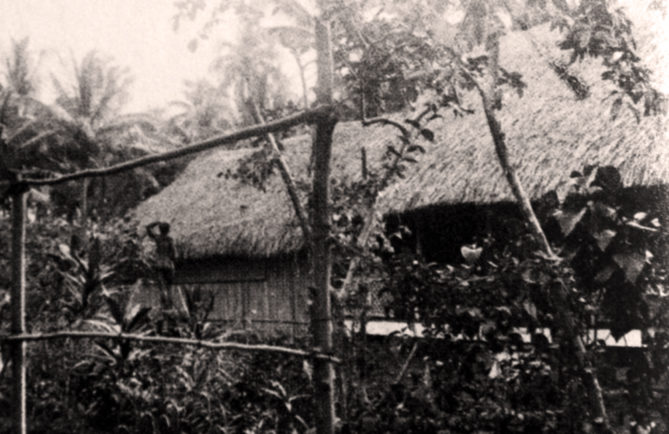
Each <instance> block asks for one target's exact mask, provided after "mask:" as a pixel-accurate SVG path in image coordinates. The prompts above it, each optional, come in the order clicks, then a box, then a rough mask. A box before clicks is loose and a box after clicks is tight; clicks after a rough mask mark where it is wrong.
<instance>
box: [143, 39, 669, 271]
mask: <svg viewBox="0 0 669 434" xmlns="http://www.w3.org/2000/svg"><path fill="white" fill-rule="evenodd" d="M531 37H532V39H533V42H534V43H532V42H530V39H529V38H528V35H527V34H526V32H522V33H514V34H510V35H507V36H506V37H505V38H504V39H503V41H502V46H501V64H502V66H503V67H505V68H507V69H508V70H511V71H518V72H520V73H521V74H522V76H523V80H524V81H525V82H526V83H527V85H528V86H527V89H526V90H525V94H524V95H523V97H522V98H518V97H517V96H516V95H515V94H514V93H513V92H512V91H509V92H508V93H506V94H505V95H504V108H503V109H502V110H501V111H500V112H499V119H500V121H501V123H502V128H503V130H504V131H505V133H506V138H507V144H508V146H509V147H510V153H511V159H512V161H513V162H514V163H515V165H516V166H517V168H518V173H519V177H520V180H521V182H522V183H523V184H524V187H525V189H526V190H527V192H528V193H529V194H530V195H531V196H532V197H533V198H538V197H539V196H541V195H542V194H544V193H545V192H547V191H549V190H552V189H556V188H558V187H560V186H561V185H563V184H564V183H566V181H567V178H568V176H569V173H570V172H571V171H573V170H579V169H582V167H583V166H584V165H585V164H600V165H613V166H615V167H617V168H619V170H620V172H621V174H622V176H623V182H624V183H625V185H656V184H668V183H669V147H668V146H667V136H668V135H667V128H666V126H667V122H666V120H667V119H666V117H664V116H653V117H646V118H643V119H642V120H641V122H640V123H637V121H636V119H635V118H634V116H633V115H632V114H631V112H629V111H626V110H623V111H622V112H621V114H620V116H619V117H618V118H617V119H616V120H611V118H610V115H609V109H610V106H609V104H608V103H606V102H602V99H603V98H604V97H605V96H607V95H608V94H609V92H610V90H611V88H610V87H607V85H605V84H602V82H601V80H600V79H599V72H600V69H599V67H598V66H597V64H596V63H594V61H591V60H588V61H585V62H583V63H582V64H578V65H573V66H572V67H571V68H570V71H571V72H573V73H576V74H578V75H579V76H580V77H581V78H583V79H585V80H586V81H587V82H588V84H590V86H591V96H590V97H589V98H587V99H585V100H577V99H576V97H575V94H574V93H573V92H572V91H571V90H570V89H569V88H568V87H567V85H566V84H565V83H564V82H563V81H561V80H560V79H559V78H558V77H557V75H556V74H555V73H554V72H553V70H552V69H551V68H550V67H549V65H548V60H550V59H548V58H546V57H545V54H546V53H550V56H551V59H557V58H563V59H565V58H566V55H565V54H564V53H560V51H559V49H557V48H554V47H555V40H556V37H557V36H556V35H555V34H551V33H550V32H549V31H548V30H547V29H546V28H539V29H533V30H532V31H531ZM537 43H539V44H540V46H542V47H546V50H547V51H545V52H544V55H538V54H537V51H536V48H535V47H536V44H537ZM542 51H544V50H542ZM471 104H472V105H471V107H472V108H474V109H475V114H473V115H470V116H465V117H464V118H455V117H454V116H451V115H447V116H445V119H443V120H437V121H435V122H433V123H431V124H430V128H431V129H432V130H433V131H434V132H435V141H434V143H424V144H423V145H424V147H425V148H426V149H427V153H426V154H424V155H421V156H420V158H419V164H417V165H414V167H412V168H411V169H410V171H409V172H408V173H407V177H406V179H404V180H400V181H399V182H397V183H396V184H395V185H393V186H391V187H390V188H388V189H387V191H386V192H384V194H383V197H382V199H381V211H382V212H405V211H408V210H411V209H416V208H421V207H424V206H428V205H434V204H448V203H462V202H470V203H492V202H499V201H508V200H511V193H510V190H509V188H508V186H507V184H506V181H505V179H504V177H503V176H502V172H501V170H500V168H499V164H498V162H497V159H496V157H495V154H494V149H493V145H492V142H491V139H490V135H489V133H488V129H487V125H486V123H485V119H484V116H483V114H482V113H481V110H479V109H478V106H477V104H476V98H473V99H472V103H471ZM396 136H397V132H396V131H395V130H394V129H393V128H392V127H381V126H373V127H369V128H364V127H362V126H360V125H359V124H357V123H352V122H348V123H340V124H339V125H338V126H337V128H336V130H335V140H334V152H333V161H332V164H333V176H334V177H336V178H337V179H338V180H340V181H344V182H346V181H347V180H348V181H350V180H352V179H357V178H358V177H359V176H360V172H361V170H360V148H361V147H363V146H364V147H365V148H366V150H367V154H368V166H369V167H370V170H372V171H373V170H381V164H382V161H381V160H382V157H383V154H384V151H385V149H386V146H387V144H390V143H393V142H394V141H396ZM284 144H285V146H286V152H285V157H286V159H287V161H288V162H289V164H290V166H291V169H292V171H293V172H294V174H296V176H297V177H299V178H300V179H302V180H307V179H308V176H309V175H308V172H307V166H308V162H309V152H310V146H311V140H310V138H309V137H306V136H303V137H297V138H291V139H289V140H286V141H285V143H284ZM249 152H252V151H249V150H237V151H226V150H221V151H215V152H211V153H208V154H206V155H201V156H200V157H199V158H197V159H196V160H194V161H193V162H192V163H191V164H190V165H189V166H188V168H187V169H186V170H185V172H184V173H183V174H182V175H181V176H180V177H179V178H178V179H177V180H176V181H174V183H173V184H171V185H170V186H168V187H167V188H165V189H164V190H163V191H162V192H161V193H159V194H158V195H156V196H154V197H152V198H150V199H148V200H147V201H146V202H145V203H143V204H142V205H140V207H139V208H138V209H137V211H136V212H137V216H138V217H139V219H140V221H141V222H142V223H144V224H145V223H147V222H148V221H152V220H166V221H169V222H170V223H171V224H172V228H173V234H174V237H175V239H176V241H177V246H178V249H179V250H180V253H181V254H182V255H184V256H186V257H191V258H194V257H203V256H210V255H216V254H225V255H242V256H271V255H275V254H278V253H281V252H288V251H291V250H295V249H299V248H300V247H301V245H302V240H301V234H300V230H299V226H298V224H297V222H296V220H295V217H294V213H293V211H292V208H291V204H290V201H289V200H288V196H287V194H286V193H285V191H284V187H283V184H282V182H281V179H280V176H279V175H278V173H276V174H274V175H273V176H272V177H271V178H270V180H269V182H268V183H267V185H266V186H265V187H266V189H265V191H260V190H258V189H256V188H254V187H251V186H248V185H242V184H241V183H239V182H238V181H237V180H235V179H233V178H229V177H226V176H222V174H224V173H225V172H226V171H227V170H228V169H232V170H234V168H235V167H237V165H238V163H239V161H240V159H241V158H243V157H244V156H245V155H248V153H249ZM305 202H306V201H305Z"/></svg>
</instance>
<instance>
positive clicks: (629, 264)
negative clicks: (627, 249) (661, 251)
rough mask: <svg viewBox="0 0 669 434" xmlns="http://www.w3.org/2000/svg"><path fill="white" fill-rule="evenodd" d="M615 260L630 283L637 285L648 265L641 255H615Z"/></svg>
mask: <svg viewBox="0 0 669 434" xmlns="http://www.w3.org/2000/svg"><path fill="white" fill-rule="evenodd" d="M613 260H614V261H615V263H616V264H618V266H619V267H620V268H621V269H622V270H623V272H624V273H625V278H626V279H627V280H628V281H629V282H630V283H636V281H637V279H638V278H639V274H641V272H642V271H643V268H644V266H645V265H646V257H645V256H644V255H641V254H639V253H622V254H618V255H613Z"/></svg>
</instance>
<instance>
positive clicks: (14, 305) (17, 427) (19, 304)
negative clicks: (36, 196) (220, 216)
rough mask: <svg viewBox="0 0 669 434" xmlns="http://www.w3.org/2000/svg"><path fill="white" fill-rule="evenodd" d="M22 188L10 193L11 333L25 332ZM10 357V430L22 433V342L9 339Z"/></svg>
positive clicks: (23, 364) (23, 355)
mask: <svg viewBox="0 0 669 434" xmlns="http://www.w3.org/2000/svg"><path fill="white" fill-rule="evenodd" d="M25 207H26V195H25V191H23V190H21V189H17V190H16V191H14V192H12V293H11V295H12V298H11V311H12V327H11V331H12V333H13V334H21V333H23V332H24V331H25V306H26V295H25V277H26V275H25V241H26V240H25V239H26V226H25V220H26V218H25ZM11 360H12V372H13V378H12V381H13V394H14V395H13V401H14V408H13V412H12V423H13V426H14V427H13V428H14V430H13V432H14V433H16V434H25V433H26V430H27V425H26V365H25V363H26V345H25V343H24V342H22V341H17V342H12V345H11Z"/></svg>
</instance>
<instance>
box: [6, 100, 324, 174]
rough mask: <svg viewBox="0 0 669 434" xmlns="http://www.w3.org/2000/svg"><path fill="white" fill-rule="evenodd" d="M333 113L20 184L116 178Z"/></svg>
mask: <svg viewBox="0 0 669 434" xmlns="http://www.w3.org/2000/svg"><path fill="white" fill-rule="evenodd" d="M331 111H332V108H331V107H330V106H320V107H317V108H315V109H313V110H306V111H303V112H300V113H297V114H294V115H291V116H286V117H284V118H281V119H277V120H275V121H272V122H268V123H267V124H265V125H254V126H251V127H248V128H244V129H241V130H238V131H235V132H233V133H230V134H224V135H221V136H216V137H213V138H211V139H208V140H204V141H201V142H197V143H194V144H192V145H189V146H186V147H183V148H181V149H176V150H174V151H168V152H162V153H160V154H155V155H147V156H145V157H140V158H137V159H134V160H130V161H126V162H124V163H120V164H116V165H114V166H110V167H103V168H98V169H86V170H82V171H79V172H74V173H70V174H67V175H63V176H59V177H56V178H50V179H31V178H26V179H22V180H20V183H21V184H23V185H26V186H30V185H55V184H62V183H64V182H68V181H73V180H76V179H82V178H94V177H101V176H108V175H115V174H117V173H121V172H125V171H127V170H130V169H135V168H137V167H141V166H146V165H148V164H152V163H157V162H160V161H167V160H172V159H175V158H179V157H183V156H186V155H190V154H195V153H197V152H202V151H206V150H208V149H212V148H215V147H218V146H221V145H225V144H229V143H234V142H238V141H240V140H244V139H248V138H251V137H255V136H262V135H265V134H267V133H272V132H275V131H280V130H285V129H286V128H290V127H292V126H295V125H299V124H302V123H311V122H316V121H317V120H318V119H321V118H322V117H324V116H327V115H329V114H330V112H331ZM3 184H7V185H9V184H11V182H10V181H7V180H3V181H0V186H2V185H3Z"/></svg>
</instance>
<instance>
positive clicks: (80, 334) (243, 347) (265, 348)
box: [0, 331, 341, 363]
mask: <svg viewBox="0 0 669 434" xmlns="http://www.w3.org/2000/svg"><path fill="white" fill-rule="evenodd" d="M68 338H72V339H113V340H120V341H138V342H149V343H155V344H171V345H193V346H196V347H202V348H209V349H212V350H238V351H248V352H264V353H280V354H286V355H290V356H297V357H305V358H315V359H319V360H327V361H330V362H333V363H341V361H340V360H339V359H338V358H336V357H334V356H331V355H329V354H325V353H321V352H318V351H312V352H311V351H305V350H298V349H296V348H288V347H281V346H275V345H264V344H257V345H252V344H241V343H237V342H214V341H208V340H201V339H188V338H172V337H166V336H144V335H137V334H131V333H104V332H90V331H59V332H49V333H32V334H17V335H4V336H0V342H2V341H6V342H16V341H22V342H29V341H45V340H54V339H68Z"/></svg>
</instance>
